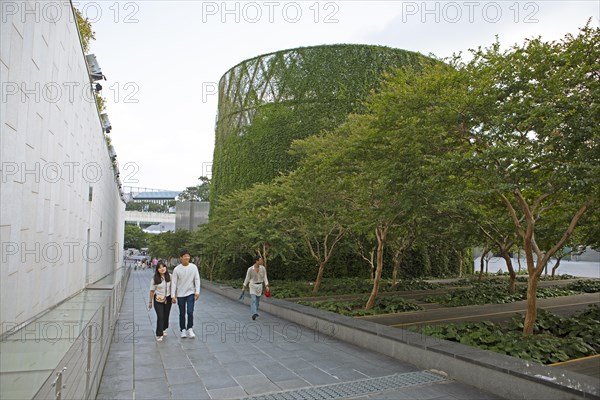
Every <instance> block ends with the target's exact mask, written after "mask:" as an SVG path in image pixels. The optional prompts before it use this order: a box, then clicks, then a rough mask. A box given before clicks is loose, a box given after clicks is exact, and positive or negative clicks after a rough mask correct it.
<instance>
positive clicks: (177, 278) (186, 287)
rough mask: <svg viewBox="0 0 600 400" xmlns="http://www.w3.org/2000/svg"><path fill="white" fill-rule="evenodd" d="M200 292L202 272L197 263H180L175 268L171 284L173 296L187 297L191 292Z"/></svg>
mask: <svg viewBox="0 0 600 400" xmlns="http://www.w3.org/2000/svg"><path fill="white" fill-rule="evenodd" d="M195 293H197V294H200V274H199V273H198V267H196V264H193V263H189V264H188V265H186V266H183V264H179V265H178V266H176V267H175V269H174V270H173V280H172V284H171V296H174V297H186V296H189V295H190V294H195Z"/></svg>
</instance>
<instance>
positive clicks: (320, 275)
mask: <svg viewBox="0 0 600 400" xmlns="http://www.w3.org/2000/svg"><path fill="white" fill-rule="evenodd" d="M326 264H327V261H323V262H320V263H319V273H317V280H316V281H315V286H314V287H313V290H312V291H313V293H317V292H318V291H319V288H320V287H321V278H323V271H325V265H326Z"/></svg>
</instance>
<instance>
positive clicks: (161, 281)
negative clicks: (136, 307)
mask: <svg viewBox="0 0 600 400" xmlns="http://www.w3.org/2000/svg"><path fill="white" fill-rule="evenodd" d="M153 300H154V311H156V341H157V342H162V340H163V337H165V336H167V329H168V328H169V314H170V313H171V274H169V272H168V270H167V265H166V264H165V263H164V262H163V261H162V260H161V261H159V262H158V263H157V264H156V270H155V271H154V276H153V277H152V282H151V283H150V303H148V309H151V308H152V301H153Z"/></svg>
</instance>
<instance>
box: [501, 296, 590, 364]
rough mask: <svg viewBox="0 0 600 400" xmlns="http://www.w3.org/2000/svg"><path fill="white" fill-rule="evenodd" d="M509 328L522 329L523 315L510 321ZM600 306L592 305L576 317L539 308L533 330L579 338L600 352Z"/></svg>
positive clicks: (518, 315)
mask: <svg viewBox="0 0 600 400" xmlns="http://www.w3.org/2000/svg"><path fill="white" fill-rule="evenodd" d="M508 326H509V328H510V329H513V330H520V329H522V328H523V316H522V315H521V314H517V315H515V316H514V317H513V318H512V319H511V322H510V323H509V325H508ZM599 329H600V307H598V306H597V305H595V304H592V305H590V306H589V307H588V308H587V309H586V310H585V311H584V312H582V313H580V314H579V315H578V316H575V317H563V316H559V315H556V314H553V313H551V312H548V311H546V310H539V312H538V319H537V321H536V323H535V324H534V327H533V331H534V333H538V334H545V335H552V336H556V337H559V338H579V339H582V340H583V341H584V342H585V343H586V344H587V345H589V346H590V347H592V348H593V349H594V351H595V352H596V353H599V352H600V335H598V330H599Z"/></svg>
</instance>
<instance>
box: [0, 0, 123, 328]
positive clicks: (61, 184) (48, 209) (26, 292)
mask: <svg viewBox="0 0 600 400" xmlns="http://www.w3.org/2000/svg"><path fill="white" fill-rule="evenodd" d="M0 6H1V7H2V10H1V11H2V14H1V21H0V23H1V28H0V84H1V86H0V87H1V89H2V93H1V97H2V98H1V102H0V118H1V120H0V147H1V150H0V166H1V178H2V179H1V182H0V185H1V188H0V203H1V204H0V209H1V212H0V242H1V250H2V259H1V262H0V276H1V279H0V292H1V293H2V300H3V301H2V302H0V322H1V323H2V325H1V328H0V329H1V330H0V334H1V333H3V332H5V331H6V330H7V329H8V328H10V327H14V324H22V323H24V322H26V321H28V320H30V319H31V318H33V317H34V316H36V315H38V314H40V313H41V312H43V311H45V310H47V309H49V308H51V307H52V306H54V305H56V304H57V303H60V302H61V301H62V300H64V299H66V298H68V297H69V296H71V295H73V294H75V293H77V292H78V291H80V290H82V289H84V288H85V286H86V285H87V284H88V283H93V282H95V281H97V280H99V279H100V278H102V277H104V276H106V275H107V274H109V273H111V272H112V271H114V270H115V269H116V268H117V267H118V266H120V264H121V259H122V248H123V245H122V244H123V214H124V210H125V204H124V202H123V201H122V195H121V192H120V190H119V187H118V185H119V183H118V178H116V177H115V172H114V169H113V165H112V162H111V159H110V156H109V152H108V148H107V143H106V140H105V135H104V133H103V131H102V126H101V123H100V118H99V115H98V110H97V108H96V104H95V101H94V97H93V94H92V92H91V90H90V89H91V83H90V80H89V77H88V71H87V66H86V62H85V57H84V54H83V50H82V47H81V43H80V40H79V35H78V31H77V27H76V24H75V20H74V16H73V13H72V11H71V8H70V5H69V2H53V3H52V7H46V2H44V1H37V2H36V1H27V2H25V1H23V2H5V1H2V4H0ZM99 60H100V62H101V57H99ZM90 193H91V196H90Z"/></svg>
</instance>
